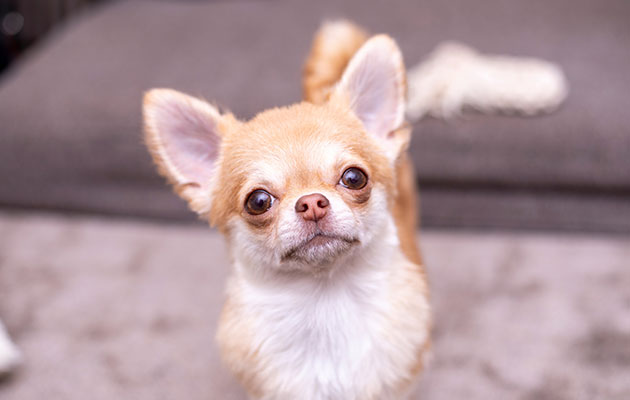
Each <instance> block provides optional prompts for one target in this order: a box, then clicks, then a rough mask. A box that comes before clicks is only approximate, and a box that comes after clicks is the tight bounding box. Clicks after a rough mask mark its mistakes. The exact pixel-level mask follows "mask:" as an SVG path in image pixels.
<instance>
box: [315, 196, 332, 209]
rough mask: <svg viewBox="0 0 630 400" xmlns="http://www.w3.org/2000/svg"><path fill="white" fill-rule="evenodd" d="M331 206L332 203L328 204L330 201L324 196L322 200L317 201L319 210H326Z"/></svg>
mask: <svg viewBox="0 0 630 400" xmlns="http://www.w3.org/2000/svg"><path fill="white" fill-rule="evenodd" d="M329 204H330V203H329V202H328V199H327V198H325V197H323V196H322V198H321V199H319V200H317V206H318V207H319V208H326V207H328V205H329Z"/></svg>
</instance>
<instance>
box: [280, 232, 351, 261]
mask: <svg viewBox="0 0 630 400" xmlns="http://www.w3.org/2000/svg"><path fill="white" fill-rule="evenodd" d="M317 239H330V240H339V241H343V242H346V243H348V244H355V243H358V242H359V239H357V238H353V237H347V236H342V235H335V234H331V233H324V232H317V233H314V234H312V235H310V236H309V237H308V238H307V239H305V240H303V241H302V242H301V243H299V244H298V245H296V246H293V247H292V248H291V249H289V250H288V251H287V252H285V253H284V255H283V256H282V260H283V261H284V260H287V259H289V258H291V257H292V256H293V255H295V253H296V252H297V251H298V250H300V249H301V248H303V247H305V246H308V245H310V244H312V243H313V241H315V240H317ZM321 245H323V244H320V246H321ZM315 246H317V244H315Z"/></svg>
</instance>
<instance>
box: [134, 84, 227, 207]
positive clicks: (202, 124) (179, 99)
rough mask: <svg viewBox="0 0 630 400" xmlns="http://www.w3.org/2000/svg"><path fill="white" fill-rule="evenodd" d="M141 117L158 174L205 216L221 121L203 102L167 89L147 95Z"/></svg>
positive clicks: (154, 90) (210, 107)
mask: <svg viewBox="0 0 630 400" xmlns="http://www.w3.org/2000/svg"><path fill="white" fill-rule="evenodd" d="M143 115H144V131H145V142H146V145H147V147H148V149H149V152H150V153H151V155H152V156H153V161H154V162H155V163H156V164H157V166H158V170H159V171H160V173H161V174H162V175H164V176H165V177H166V178H167V179H168V181H169V182H170V183H171V184H172V185H173V187H174V188H175V191H176V192H177V194H179V195H180V196H181V197H182V198H184V199H185V200H186V201H187V202H188V205H189V207H190V208H191V209H192V210H193V211H195V212H197V213H198V214H200V215H206V214H208V212H209V210H210V204H211V192H212V188H211V185H212V178H213V175H214V173H215V169H216V168H215V167H216V161H217V158H218V156H219V146H220V144H221V131H220V126H221V124H222V120H223V118H224V117H223V116H221V114H220V113H219V112H218V111H217V109H216V108H214V107H213V106H212V105H210V104H209V103H207V102H206V101H203V100H200V99H197V98H195V97H191V96H187V95H185V94H183V93H180V92H177V91H175V90H170V89H153V90H151V91H149V92H148V93H146V95H145V96H144V105H143Z"/></svg>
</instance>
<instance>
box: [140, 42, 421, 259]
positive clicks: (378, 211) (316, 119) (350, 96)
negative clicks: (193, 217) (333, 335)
mask: <svg viewBox="0 0 630 400" xmlns="http://www.w3.org/2000/svg"><path fill="white" fill-rule="evenodd" d="M404 81H405V74H404V65H403V61H402V57H401V54H400V51H399V50H398V47H397V46H396V44H395V43H394V41H393V40H392V39H390V38H389V37H387V36H382V35H381V36H375V37H373V38H372V39H370V40H369V41H367V42H366V43H365V44H364V45H363V47H362V48H361V49H360V50H359V51H358V52H357V54H356V55H355V56H354V57H353V58H352V60H351V61H350V63H349V64H348V67H347V68H346V70H345V72H344V74H343V76H342V78H341V80H340V82H339V84H338V85H337V86H336V88H335V89H334V91H333V92H332V94H331V96H330V99H329V100H328V101H327V102H326V103H325V104H322V105H314V104H309V103H300V104H296V105H293V106H290V107H285V108H276V109H271V110H267V111H265V112H262V113H261V114H259V115H257V116H256V117H255V118H253V119H252V120H250V121H247V122H241V121H238V120H237V119H235V118H234V117H233V116H232V115H231V114H220V113H219V111H218V110H217V109H216V108H215V107H213V106H212V105H210V104H208V103H207V102H205V101H202V100H199V99H196V98H193V97H189V96H187V95H184V94H181V93H178V92H176V91H173V90H168V89H154V90H152V91H150V92H149V93H148V94H147V95H146V97H145V102H144V118H145V127H146V142H147V145H148V147H149V149H150V151H151V154H152V155H153V158H154V160H155V162H156V163H157V165H158V167H159V169H160V171H161V173H162V174H163V175H165V176H166V177H167V178H168V179H169V181H170V182H171V183H172V184H173V185H174V186H175V189H176V191H177V193H178V194H179V195H180V196H181V197H183V198H184V199H186V200H187V201H188V203H189V206H190V207H191V209H193V210H194V211H195V212H197V213H199V214H200V215H202V216H204V217H208V218H209V219H210V221H211V223H213V224H215V225H216V226H218V227H219V229H221V230H222V231H223V232H224V233H225V234H226V235H227V237H228V241H229V242H230V245H231V249H232V252H233V256H234V257H236V258H237V259H239V260H242V261H244V264H247V265H254V266H256V267H259V268H266V269H271V270H274V271H296V270H297V271H310V272H313V271H321V270H322V269H325V268H327V267H328V266H330V265H332V264H334V263H335V262H336V261H338V260H340V259H343V258H344V257H348V256H351V255H352V254H353V253H354V252H355V251H359V250H360V249H361V248H365V247H366V246H369V245H370V244H371V242H372V241H373V240H374V238H375V236H376V235H378V233H379V232H382V231H383V229H384V226H386V225H387V223H388V221H390V220H391V218H390V211H389V203H390V202H391V200H392V196H393V195H394V192H395V176H394V164H395V162H396V160H397V158H398V156H399V154H400V152H401V151H403V150H404V149H405V147H406V145H407V143H408V140H409V131H408V130H407V129H405V128H403V127H402V125H403V120H404V91H405V82H404Z"/></svg>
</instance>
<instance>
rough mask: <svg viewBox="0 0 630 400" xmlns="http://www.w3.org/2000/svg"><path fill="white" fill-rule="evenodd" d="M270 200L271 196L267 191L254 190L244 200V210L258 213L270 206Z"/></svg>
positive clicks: (254, 213) (253, 213) (271, 200)
mask: <svg viewBox="0 0 630 400" xmlns="http://www.w3.org/2000/svg"><path fill="white" fill-rule="evenodd" d="M272 202H273V197H272V196H271V195H270V194H269V193H268V192H267V191H265V190H262V189H258V190H254V191H253V192H251V193H250V195H249V196H248V197H247V200H246V201H245V210H247V212H248V213H250V214H252V215H260V214H262V213H264V212H266V211H267V210H269V208H271V203H272Z"/></svg>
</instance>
